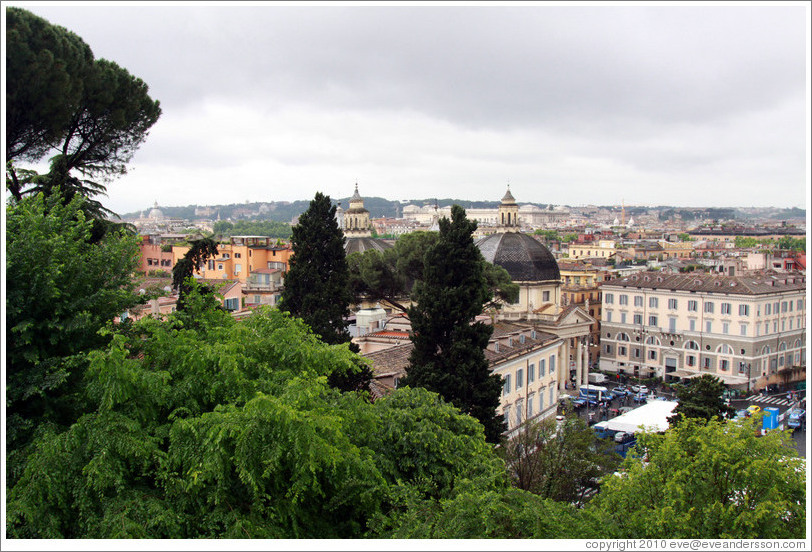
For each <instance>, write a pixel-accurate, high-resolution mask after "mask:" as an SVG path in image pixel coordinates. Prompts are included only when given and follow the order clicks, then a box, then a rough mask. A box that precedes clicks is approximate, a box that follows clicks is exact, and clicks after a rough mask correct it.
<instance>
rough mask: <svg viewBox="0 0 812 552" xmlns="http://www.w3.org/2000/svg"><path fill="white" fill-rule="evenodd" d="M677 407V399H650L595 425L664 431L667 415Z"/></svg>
mask: <svg viewBox="0 0 812 552" xmlns="http://www.w3.org/2000/svg"><path fill="white" fill-rule="evenodd" d="M676 407H677V401H661V400H650V401H648V402H647V403H646V404H644V405H642V406H640V407H638V408H635V409H634V410H630V411H629V412H626V413H625V414H621V415H620V416H618V417H616V418H612V419H611V420H606V421H603V422H598V423H597V424H595V427H598V428H600V429H604V430H609V431H625V432H626V433H637V432H638V431H653V432H659V431H665V430H666V429H668V417H669V416H671V414H672V413H673V412H674V409H675V408H676Z"/></svg>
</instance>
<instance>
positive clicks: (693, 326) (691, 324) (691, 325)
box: [688, 318, 696, 332]
mask: <svg viewBox="0 0 812 552" xmlns="http://www.w3.org/2000/svg"><path fill="white" fill-rule="evenodd" d="M688 331H690V332H695V331H696V320H694V319H693V318H692V319H690V320H688Z"/></svg>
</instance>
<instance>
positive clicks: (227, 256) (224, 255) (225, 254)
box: [223, 253, 231, 259]
mask: <svg viewBox="0 0 812 552" xmlns="http://www.w3.org/2000/svg"><path fill="white" fill-rule="evenodd" d="M223 258H224V259H230V258H231V255H229V254H228V253H223Z"/></svg>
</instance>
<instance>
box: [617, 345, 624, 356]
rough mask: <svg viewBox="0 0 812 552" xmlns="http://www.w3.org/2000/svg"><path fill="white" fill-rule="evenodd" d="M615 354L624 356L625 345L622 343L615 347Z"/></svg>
mask: <svg viewBox="0 0 812 552" xmlns="http://www.w3.org/2000/svg"><path fill="white" fill-rule="evenodd" d="M617 354H618V355H621V356H626V347H624V346H623V345H620V346H619V347H618V348H617Z"/></svg>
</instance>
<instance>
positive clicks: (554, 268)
mask: <svg viewBox="0 0 812 552" xmlns="http://www.w3.org/2000/svg"><path fill="white" fill-rule="evenodd" d="M476 246H477V247H478V248H479V250H480V251H481V252H482V256H483V257H485V260H486V261H488V262H490V263H493V264H495V265H499V266H501V267H502V268H504V269H505V270H507V272H508V274H510V278H511V279H512V280H513V281H514V282H542V281H547V280H560V279H561V273H560V272H559V270H558V263H557V262H555V258H554V257H553V254H552V253H550V250H549V249H547V248H546V247H545V246H544V245H543V244H541V243H539V242H538V241H537V240H535V239H533V238H532V237H530V236H528V235H527V234H522V233H520V232H505V233H499V234H493V235H491V236H486V237H484V238H482V239H480V240H478V241H477V242H476Z"/></svg>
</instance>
